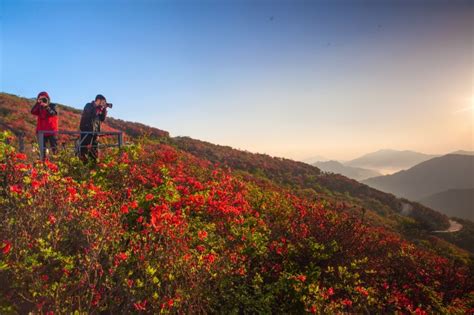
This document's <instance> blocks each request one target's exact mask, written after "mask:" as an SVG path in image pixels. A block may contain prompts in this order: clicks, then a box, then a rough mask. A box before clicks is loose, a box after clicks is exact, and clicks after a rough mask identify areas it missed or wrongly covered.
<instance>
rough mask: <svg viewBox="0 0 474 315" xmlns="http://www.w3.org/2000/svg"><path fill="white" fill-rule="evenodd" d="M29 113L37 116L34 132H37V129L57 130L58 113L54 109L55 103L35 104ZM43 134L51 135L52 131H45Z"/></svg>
mask: <svg viewBox="0 0 474 315" xmlns="http://www.w3.org/2000/svg"><path fill="white" fill-rule="evenodd" d="M31 113H32V114H33V115H35V116H38V121H37V123H36V133H38V131H58V113H57V111H56V104H53V103H50V104H49V105H48V106H46V107H43V106H41V105H39V104H35V106H33V108H32V109H31ZM44 135H45V136H53V135H54V133H45V134H44Z"/></svg>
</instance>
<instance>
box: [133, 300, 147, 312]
mask: <svg viewBox="0 0 474 315" xmlns="http://www.w3.org/2000/svg"><path fill="white" fill-rule="evenodd" d="M133 307H135V309H136V310H137V311H144V310H146V300H144V301H143V302H137V303H133Z"/></svg>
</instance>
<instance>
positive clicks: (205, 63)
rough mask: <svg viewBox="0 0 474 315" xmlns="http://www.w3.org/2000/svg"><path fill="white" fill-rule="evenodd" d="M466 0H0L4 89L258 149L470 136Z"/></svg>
mask: <svg viewBox="0 0 474 315" xmlns="http://www.w3.org/2000/svg"><path fill="white" fill-rule="evenodd" d="M473 47H474V1H456V0H450V1H437V0H432V1H416V0H414V1H407V0H394V1H370V0H368V1H363V0H360V1H356V0H353V1H342V0H335V1H329V0H327V1H326V0H325V1H282V0H274V1H270V0H266V1H237V0H222V1H198V0H194V1H140V0H134V1H131V0H130V1H99V0H97V1H90V0H82V1H75V0H63V1H52V0H50V1H39V0H35V1H22V0H0V90H1V91H3V92H7V93H12V94H17V95H20V96H24V97H35V96H36V95H37V93H38V92H40V91H43V90H46V91H48V92H49V93H50V95H51V98H52V101H53V102H58V103H61V104H66V105H69V106H72V107H75V108H79V109H82V108H83V107H84V105H85V104H86V103H87V102H89V101H91V100H92V99H93V98H94V97H95V95H96V94H98V93H101V94H104V95H105V96H106V97H107V100H108V101H109V102H112V103H113V104H114V107H113V109H112V110H110V112H109V113H110V115H111V116H112V117H115V118H120V119H124V120H130V121H137V122H142V123H145V124H147V125H151V126H154V127H157V128H160V129H163V130H166V131H168V132H170V134H171V136H190V137H192V138H195V139H201V140H204V141H209V142H212V143H215V144H221V145H229V146H232V147H234V148H238V149H243V150H248V151H251V152H259V153H267V154H270V155H273V156H283V157H288V158H292V159H298V160H304V159H307V158H311V157H313V156H323V157H326V158H328V159H339V160H349V159H353V158H356V157H358V156H360V155H362V154H365V153H369V152H373V151H377V150H379V149H397V150H415V151H419V152H424V153H430V154H443V153H448V152H452V151H455V150H461V149H462V150H474V127H473V121H474V48H473Z"/></svg>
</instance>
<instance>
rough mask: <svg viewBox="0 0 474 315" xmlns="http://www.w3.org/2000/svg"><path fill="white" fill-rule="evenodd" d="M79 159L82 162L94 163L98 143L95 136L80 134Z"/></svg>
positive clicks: (97, 153)
mask: <svg viewBox="0 0 474 315" xmlns="http://www.w3.org/2000/svg"><path fill="white" fill-rule="evenodd" d="M80 145H81V148H80V157H81V159H82V160H83V161H87V160H89V159H90V160H93V161H96V160H97V157H98V156H99V148H98V146H99V142H98V141H97V135H96V134H81V141H80Z"/></svg>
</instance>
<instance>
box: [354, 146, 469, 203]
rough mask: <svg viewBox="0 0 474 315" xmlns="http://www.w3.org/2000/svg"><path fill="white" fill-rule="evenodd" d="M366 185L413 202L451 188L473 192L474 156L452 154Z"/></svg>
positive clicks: (375, 178) (380, 177)
mask: <svg viewBox="0 0 474 315" xmlns="http://www.w3.org/2000/svg"><path fill="white" fill-rule="evenodd" d="M363 182H364V183H366V184H368V185H370V186H371V187H374V188H377V189H380V190H382V191H386V192H390V193H393V194H395V195H397V196H401V197H405V198H408V199H411V200H421V199H423V198H427V197H429V196H431V195H433V194H437V193H440V192H444V191H447V190H450V189H471V188H474V156H472V155H461V154H448V155H444V156H441V157H437V158H434V159H431V160H428V161H425V162H423V163H420V164H418V165H416V166H414V167H412V168H410V169H408V170H406V171H401V172H398V173H395V174H392V175H386V176H379V177H374V178H369V179H367V180H365V181H363Z"/></svg>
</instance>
